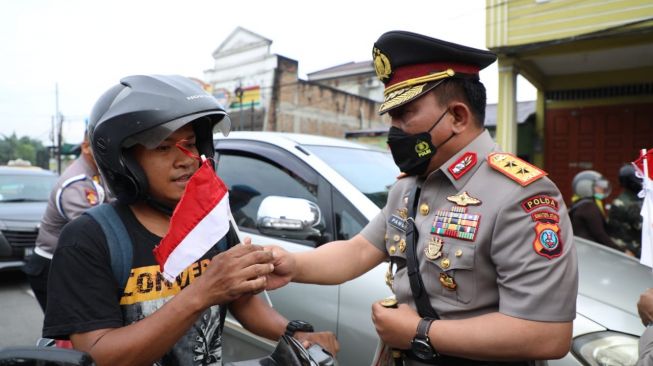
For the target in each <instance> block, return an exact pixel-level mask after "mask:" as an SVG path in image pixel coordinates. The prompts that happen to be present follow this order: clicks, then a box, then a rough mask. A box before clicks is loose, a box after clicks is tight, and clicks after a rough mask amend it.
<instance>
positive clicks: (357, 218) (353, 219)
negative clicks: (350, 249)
mask: <svg viewBox="0 0 653 366" xmlns="http://www.w3.org/2000/svg"><path fill="white" fill-rule="evenodd" d="M333 213H334V216H335V226H336V240H347V239H351V238H353V237H354V236H356V234H358V233H359V232H360V231H361V230H363V227H364V226H365V225H367V219H365V217H364V216H363V215H361V213H360V212H358V210H356V209H355V208H354V207H353V206H352V205H351V203H349V202H348V201H347V200H346V199H345V198H344V197H343V196H342V195H341V194H340V192H338V191H335V190H334V192H333Z"/></svg>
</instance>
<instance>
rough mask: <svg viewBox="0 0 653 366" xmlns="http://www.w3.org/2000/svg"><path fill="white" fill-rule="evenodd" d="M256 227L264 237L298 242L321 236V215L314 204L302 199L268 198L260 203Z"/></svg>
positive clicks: (322, 226)
mask: <svg viewBox="0 0 653 366" xmlns="http://www.w3.org/2000/svg"><path fill="white" fill-rule="evenodd" d="M256 227H257V228H258V230H259V231H260V232H261V233H262V234H264V235H270V236H276V237H281V238H289V239H298V240H315V239H317V238H319V237H320V236H321V230H322V229H323V228H324V225H323V224H322V213H321V212H320V208H319V207H318V205H317V204H315V203H314V202H311V201H309V200H305V199H303V198H292V197H282V196H268V197H265V198H264V199H263V201H261V205H260V206H259V208H258V212H257V215H256Z"/></svg>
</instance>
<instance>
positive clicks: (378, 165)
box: [304, 145, 399, 208]
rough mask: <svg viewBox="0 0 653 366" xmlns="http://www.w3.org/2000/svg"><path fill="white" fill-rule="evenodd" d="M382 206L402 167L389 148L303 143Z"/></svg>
mask: <svg viewBox="0 0 653 366" xmlns="http://www.w3.org/2000/svg"><path fill="white" fill-rule="evenodd" d="M304 147H305V148H306V149H307V150H309V151H310V152H312V153H313V154H315V155H317V156H319V157H320V159H322V160H324V161H325V162H326V163H327V164H329V166H330V167H331V168H333V169H334V170H336V171H337V172H338V173H340V175H342V176H343V177H345V179H347V180H348V181H349V182H350V183H351V184H353V185H354V186H356V188H358V190H360V191H361V192H363V194H364V195H366V196H367V197H368V198H369V199H370V200H372V202H374V204H376V205H377V206H379V208H383V206H385V203H386V201H387V200H388V191H389V190H390V187H391V186H392V184H393V183H394V182H395V181H396V180H397V175H399V168H397V166H396V165H395V163H394V161H393V160H392V155H390V153H389V152H385V151H380V150H365V149H352V148H347V147H335V146H317V145H312V146H311V145H309V146H306V145H305V146H304Z"/></svg>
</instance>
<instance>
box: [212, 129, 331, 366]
mask: <svg viewBox="0 0 653 366" xmlns="http://www.w3.org/2000/svg"><path fill="white" fill-rule="evenodd" d="M216 151H217V154H216V161H217V174H218V176H219V177H220V178H221V179H222V180H223V181H224V182H225V183H226V184H227V186H228V187H229V191H230V205H231V210H232V213H233V215H234V219H235V221H236V223H237V224H238V226H239V229H240V231H241V236H250V237H252V241H253V242H254V243H255V244H261V245H266V244H276V245H279V246H281V247H283V248H284V249H286V250H288V251H291V252H300V251H306V250H311V249H312V248H314V247H315V246H317V245H319V244H321V243H324V242H328V241H331V240H333V234H332V233H333V219H332V214H331V212H332V209H331V197H330V196H331V187H330V186H329V185H328V183H327V182H326V181H325V180H324V179H323V178H322V177H320V175H318V174H317V172H315V171H314V170H313V169H312V168H311V167H310V166H308V164H306V163H304V162H302V161H301V160H300V159H299V158H297V157H295V156H293V155H292V154H290V153H289V152H288V151H285V150H283V149H281V148H279V147H276V146H273V145H271V144H266V143H263V142H256V141H247V140H236V139H233V140H232V139H230V140H220V141H218V142H217V143H216ZM268 196H286V197H294V198H303V199H306V200H309V201H311V202H314V203H316V204H317V205H318V206H319V207H320V210H321V212H322V220H323V224H324V225H323V227H324V230H323V232H322V235H321V237H320V238H319V239H318V240H315V241H313V240H290V239H287V240H283V239H280V238H271V237H267V236H265V235H262V234H261V233H260V232H259V231H258V229H257V228H256V215H257V210H258V206H259V205H260V203H261V201H262V200H263V199H264V198H265V197H268ZM308 294H310V296H308ZM269 296H270V299H271V302H272V305H273V307H274V308H275V309H276V310H277V311H279V312H280V313H281V314H282V315H284V316H285V317H286V318H288V319H301V320H305V321H308V322H310V323H311V324H313V325H314V326H315V328H316V329H318V330H329V331H332V332H334V333H336V332H337V319H338V300H339V299H338V296H339V289H338V286H317V285H306V284H294V283H291V284H289V285H287V286H285V287H283V288H281V289H278V290H275V291H270V292H269ZM273 345H274V344H273V343H271V342H268V341H266V340H263V339H261V338H259V337H255V336H254V335H253V334H251V333H249V332H247V331H246V330H244V329H243V328H242V327H240V325H239V324H238V323H237V322H235V320H234V319H233V318H229V319H228V320H227V323H226V326H225V342H224V349H223V352H224V358H225V360H231V361H233V360H242V359H248V358H253V357H260V356H263V355H265V354H268V353H269V352H270V351H271V350H272V349H273Z"/></svg>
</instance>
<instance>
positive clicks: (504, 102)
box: [495, 57, 517, 154]
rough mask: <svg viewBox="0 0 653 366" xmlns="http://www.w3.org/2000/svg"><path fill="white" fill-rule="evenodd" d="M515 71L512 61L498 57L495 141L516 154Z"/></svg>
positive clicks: (505, 149) (507, 150)
mask: <svg viewBox="0 0 653 366" xmlns="http://www.w3.org/2000/svg"><path fill="white" fill-rule="evenodd" d="M516 89H517V70H516V67H515V65H514V64H513V62H512V60H510V59H504V58H502V57H499V101H498V105H497V133H496V136H495V138H496V141H497V143H498V144H499V146H501V148H502V149H503V150H504V151H506V152H509V153H513V154H516V153H517V101H516V99H515V95H516V94H517V93H516V91H517V90H516Z"/></svg>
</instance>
